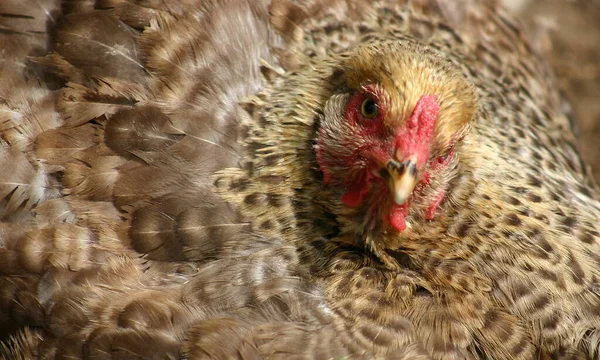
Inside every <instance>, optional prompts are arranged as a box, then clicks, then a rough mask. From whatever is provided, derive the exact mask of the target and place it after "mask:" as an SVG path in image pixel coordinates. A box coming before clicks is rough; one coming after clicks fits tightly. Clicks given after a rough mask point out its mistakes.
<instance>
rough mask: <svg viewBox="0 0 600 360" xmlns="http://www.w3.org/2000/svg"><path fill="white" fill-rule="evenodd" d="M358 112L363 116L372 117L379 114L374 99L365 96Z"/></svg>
mask: <svg viewBox="0 0 600 360" xmlns="http://www.w3.org/2000/svg"><path fill="white" fill-rule="evenodd" d="M360 114H361V115H362V117H364V118H367V119H372V118H374V117H375V116H377V114H379V106H378V105H377V103H376V102H375V100H373V99H371V98H366V99H365V100H364V101H363V102H362V104H361V105H360Z"/></svg>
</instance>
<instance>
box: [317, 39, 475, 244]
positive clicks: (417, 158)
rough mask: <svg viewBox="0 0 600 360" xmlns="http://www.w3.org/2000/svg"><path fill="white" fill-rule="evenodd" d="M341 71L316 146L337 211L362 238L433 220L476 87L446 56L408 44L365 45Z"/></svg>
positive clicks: (472, 109)
mask: <svg viewBox="0 0 600 360" xmlns="http://www.w3.org/2000/svg"><path fill="white" fill-rule="evenodd" d="M342 69H343V70H342V72H343V76H342V77H343V78H344V84H343V85H342V86H341V88H340V89H339V92H338V93H337V94H334V95H333V96H332V97H331V98H330V99H329V100H328V101H327V103H326V104H325V107H324V109H323V115H322V116H321V119H320V123H319V128H318V131H317V139H316V146H315V150H316V158H317V163H318V165H319V167H320V170H321V172H322V173H323V182H324V183H325V185H326V186H327V187H329V188H330V189H333V191H334V193H335V194H336V197H337V201H338V205H337V206H341V207H347V208H351V209H356V211H355V213H358V214H360V216H361V217H362V220H361V221H358V223H359V227H361V231H363V232H364V231H365V227H366V228H370V229H385V231H386V232H392V233H393V232H395V233H398V232H403V231H405V229H406V227H407V222H406V220H407V219H408V217H410V218H411V219H422V220H423V221H425V220H431V219H433V218H434V217H435V213H436V209H437V208H438V206H439V205H440V203H441V202H442V201H443V199H444V196H445V194H446V191H447V188H448V185H449V182H450V181H451V179H452V177H453V175H454V174H455V173H456V168H457V166H458V155H459V154H458V153H457V152H456V151H455V149H456V148H457V145H459V144H460V142H461V140H462V139H463V138H464V136H465V135H466V133H467V131H468V129H469V124H470V122H471V120H472V119H473V117H474V114H475V112H476V103H477V96H476V94H475V91H474V87H473V86H472V85H471V84H470V83H469V82H468V81H467V80H466V79H465V77H464V76H463V74H462V73H461V71H460V70H459V69H458V67H457V66H456V65H454V64H453V63H451V62H450V61H449V60H448V59H447V58H444V57H443V56H442V55H439V54H438V53H437V52H436V51H435V50H433V49H430V48H428V47H426V46H424V45H419V44H415V43H410V42H398V41H394V42H389V43H386V42H380V43H378V44H376V45H374V44H367V45H362V46H361V47H359V48H358V49H355V50H354V51H353V52H352V53H350V54H349V55H348V56H347V57H346V58H345V59H344V61H343V66H342ZM340 202H341V204H340Z"/></svg>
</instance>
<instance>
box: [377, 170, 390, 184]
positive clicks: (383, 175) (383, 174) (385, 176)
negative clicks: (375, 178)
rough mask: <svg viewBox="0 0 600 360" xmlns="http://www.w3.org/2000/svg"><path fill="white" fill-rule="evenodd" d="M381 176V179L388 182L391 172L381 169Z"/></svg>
mask: <svg viewBox="0 0 600 360" xmlns="http://www.w3.org/2000/svg"><path fill="white" fill-rule="evenodd" d="M379 176H381V178H382V179H383V180H385V181H388V180H389V179H390V177H391V175H390V172H389V171H388V169H386V168H381V169H380V170H379Z"/></svg>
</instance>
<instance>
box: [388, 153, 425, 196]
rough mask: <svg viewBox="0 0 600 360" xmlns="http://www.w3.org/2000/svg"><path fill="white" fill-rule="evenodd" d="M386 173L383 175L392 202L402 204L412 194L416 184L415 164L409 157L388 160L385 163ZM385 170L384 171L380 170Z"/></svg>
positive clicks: (416, 172)
mask: <svg viewBox="0 0 600 360" xmlns="http://www.w3.org/2000/svg"><path fill="white" fill-rule="evenodd" d="M385 169H386V170H387V175H389V176H384V178H385V180H386V182H387V184H388V187H389V189H390V193H391V194H392V195H393V196H394V202H395V203H396V204H398V205H402V204H404V203H405V202H406V201H407V200H408V198H409V197H410V195H411V194H412V192H413V190H414V189H415V186H416V185H417V176H418V171H417V164H416V162H415V161H414V160H412V159H409V160H406V161H404V162H398V161H396V160H390V161H388V162H387V164H386V165H385ZM382 172H385V171H382Z"/></svg>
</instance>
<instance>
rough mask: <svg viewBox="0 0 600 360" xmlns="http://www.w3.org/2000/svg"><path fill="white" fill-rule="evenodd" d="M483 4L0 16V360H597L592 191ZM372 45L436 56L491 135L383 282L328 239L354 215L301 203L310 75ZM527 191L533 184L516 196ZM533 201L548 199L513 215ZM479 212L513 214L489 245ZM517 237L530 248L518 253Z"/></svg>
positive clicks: (314, 179)
mask: <svg viewBox="0 0 600 360" xmlns="http://www.w3.org/2000/svg"><path fill="white" fill-rule="evenodd" d="M499 11H500V10H498V8H497V4H495V2H488V3H478V2H475V1H466V2H465V3H464V4H461V5H459V6H456V4H455V3H454V2H450V1H443V0H437V1H426V0H418V1H378V2H374V3H373V4H367V3H366V2H363V1H354V0H332V1H307V2H295V1H288V0H273V1H271V2H268V1H262V0H260V1H250V0H211V1H199V0H186V1H180V2H163V1H129V0H96V1H66V2H63V3H62V4H61V3H60V2H59V1H55V0H44V1H42V0H37V1H26V2H25V3H23V2H22V1H19V2H17V1H12V0H8V1H5V2H3V3H2V4H0V15H7V16H0V21H1V22H0V26H1V27H2V29H5V30H7V31H5V32H0V42H2V43H4V44H6V46H5V47H6V48H9V47H10V48H11V49H15V50H14V51H10V52H3V53H2V55H1V56H2V57H1V58H0V61H1V62H2V64H1V65H2V66H1V67H0V69H1V70H0V72H1V78H2V79H3V85H4V84H7V85H5V86H3V87H0V141H1V142H2V149H0V164H2V165H3V169H10V171H5V172H3V173H2V174H0V201H1V202H2V206H1V207H0V214H1V215H2V217H1V220H2V222H1V223H0V239H1V240H0V289H1V290H0V326H2V325H3V324H6V325H8V324H11V325H13V326H14V327H16V328H18V329H16V330H15V332H14V333H13V334H12V336H11V338H10V340H7V341H5V342H4V343H3V346H2V350H1V351H2V354H3V356H4V357H6V358H9V359H27V358H36V357H38V358H42V359H47V358H48V359H49V358H115V359H120V358H144V359H153V358H156V359H178V358H189V359H196V358H205V359H224V358H274V359H277V358H281V359H288V358H323V359H330V358H357V359H361V358H365V359H367V358H390V359H461V358H482V359H484V358H493V359H528V358H532V357H533V356H534V355H537V356H539V357H540V358H544V359H545V358H548V359H550V358H558V357H560V358H565V357H567V356H571V357H572V358H593V357H594V356H597V352H598V335H597V332H598V324H600V320H599V317H598V314H597V307H598V304H599V303H598V299H597V283H598V282H597V279H598V275H599V274H598V269H599V268H598V267H597V265H598V261H599V260H598V258H597V257H596V256H595V255H594V254H595V253H597V251H595V250H597V247H598V241H599V240H598V236H599V235H598V232H597V224H595V223H594V221H596V222H597V219H598V214H599V213H600V210H599V209H598V208H599V206H598V202H597V195H596V194H595V193H594V192H593V191H594V190H593V189H590V188H589V187H588V186H587V185H586V178H585V176H586V175H585V174H583V167H582V166H581V163H580V161H579V157H578V155H577V152H576V150H575V149H574V145H573V144H574V141H575V139H574V138H573V136H572V135H571V132H570V129H569V127H570V124H569V122H568V120H567V119H566V117H565V116H564V115H563V114H562V110H561V108H560V106H559V104H560V98H559V95H558V93H557V92H556V91H553V90H551V89H552V88H553V86H554V83H553V78H552V75H551V73H550V72H549V70H548V69H547V68H546V66H545V65H544V63H543V61H541V60H540V59H539V57H537V55H536V54H534V53H533V50H532V49H531V48H530V47H529V46H528V45H527V42H526V40H524V39H523V38H522V35H521V33H520V32H519V30H518V26H517V25H515V24H514V23H513V20H511V19H510V17H507V16H505V15H503V13H502V12H501V11H500V12H499ZM498 12H499V13H498ZM382 33H385V34H387V36H393V37H397V38H398V39H403V40H404V39H408V40H407V41H421V42H424V43H427V44H429V46H431V47H433V48H436V49H437V50H439V51H442V52H445V53H447V54H448V58H449V59H450V60H451V61H452V62H454V63H456V64H458V65H457V66H460V68H461V69H462V70H463V71H464V72H465V74H466V76H468V78H469V79H470V81H472V82H473V83H474V85H475V86H476V87H477V89H478V94H479V96H480V97H481V98H482V99H483V100H482V101H481V104H482V105H481V113H480V114H479V115H480V116H481V118H483V119H486V120H488V122H483V121H481V122H480V123H478V124H476V125H474V129H473V131H472V134H471V135H470V136H469V137H467V139H466V140H465V145H464V149H469V150H472V152H468V151H466V150H464V149H463V151H462V152H461V156H462V158H463V159H464V160H462V161H464V162H465V164H466V165H465V169H467V170H465V171H464V172H463V173H461V175H460V176H459V177H458V178H457V179H456V180H455V188H456V189H455V190H454V192H453V193H452V195H451V197H450V199H449V200H448V204H447V205H446V207H445V209H446V210H447V214H446V215H445V216H444V217H442V220H440V222H439V223H436V222H432V223H431V224H428V225H427V228H425V227H424V228H422V229H415V232H416V236H415V239H414V242H413V243H412V245H409V246H408V247H407V249H406V251H405V252H404V253H401V254H399V253H394V254H392V256H393V257H395V259H397V261H398V262H399V263H400V264H402V268H401V269H390V268H389V267H385V266H383V265H382V262H381V259H379V258H377V256H376V255H375V254H373V253H371V252H369V251H368V250H367V249H365V248H364V247H361V246H358V245H357V244H356V243H355V242H353V241H348V239H346V238H343V234H344V231H345V230H344V229H346V228H348V227H350V226H352V222H349V223H344V221H343V218H344V216H346V214H344V213H341V214H335V213H334V214H332V213H331V212H329V211H327V210H325V209H327V207H328V206H329V205H328V204H323V203H322V202H320V201H321V200H323V199H325V200H323V201H327V199H329V198H333V197H335V196H334V194H332V190H331V189H326V188H323V186H322V184H321V181H320V176H321V175H320V174H319V172H318V170H317V168H316V165H315V160H314V149H313V140H314V134H315V126H316V124H315V115H318V114H320V110H319V106H321V105H322V101H323V97H324V96H325V95H323V94H327V92H330V91H331V88H332V87H333V86H335V84H330V83H328V82H327V80H328V79H330V76H332V75H334V74H332V71H333V70H332V67H331V66H330V65H334V64H336V61H339V57H338V56H340V57H343V54H344V52H346V51H351V50H348V49H352V47H353V46H354V45H355V44H357V43H359V42H362V41H373V39H376V38H377V37H378V36H381V34H382ZM407 35H409V37H407ZM414 39H416V40H414ZM339 54H342V55H339ZM498 54H502V55H501V56H500V55H498ZM42 70H43V71H42ZM315 80H318V81H315ZM521 102H522V103H524V106H523V108H515V107H514V104H515V103H521ZM517 110H518V111H519V112H517ZM515 113H518V116H516V115H515ZM519 116H520V117H521V119H528V120H523V121H524V122H526V123H527V124H529V123H531V124H533V125H532V126H533V128H532V129H533V130H535V131H533V130H531V131H530V130H529V129H523V128H521V127H519V126H518V125H515V123H518V122H519V120H520V118H519ZM532 119H533V120H532ZM536 121H537V123H536ZM541 128H543V129H544V131H539V130H540V129H541ZM499 129H501V130H499ZM526 130H527V133H526V134H524V135H522V136H521V135H519V132H523V133H524V132H525V131H526ZM498 131H501V132H503V133H502V134H501V135H500V136H498V135H497V133H498ZM511 137H515V138H516V139H518V140H515V141H512V140H510V139H511ZM507 139H509V140H508V141H507ZM536 141H538V142H539V144H540V146H539V150H537V151H533V152H534V153H535V154H537V156H535V155H534V154H531V156H532V157H533V158H535V159H538V162H536V163H535V164H537V165H540V164H543V166H544V167H546V168H548V167H549V166H550V164H553V165H554V167H555V169H554V170H551V171H550V172H549V173H544V174H541V175H540V174H537V173H536V171H535V170H536V167H535V166H531V167H530V168H528V169H527V170H528V172H527V176H530V184H528V185H527V187H522V188H516V187H515V188H513V187H511V186H512V185H511V184H512V182H511V181H513V180H516V179H519V178H520V175H518V173H516V172H514V170H513V172H509V177H508V180H506V182H508V183H507V184H504V183H502V182H498V184H499V185H498V186H497V187H494V186H492V185H490V184H488V183H487V182H486V180H485V179H486V177H488V176H490V172H493V171H497V169H498V168H503V169H504V168H506V167H507V163H508V164H509V165H510V166H514V167H515V168H518V167H519V166H521V165H522V163H521V162H519V161H517V160H518V159H513V160H514V162H513V163H511V162H510V161H511V159H510V157H508V156H503V157H495V156H492V155H495V154H503V153H504V154H515V153H518V152H519V151H521V152H527V151H529V152H531V151H532V150H531V149H532V147H531V146H529V145H528V144H535V143H536ZM523 144H525V145H523ZM519 145H522V146H521V147H519ZM549 147H551V148H550V149H549ZM513 148H518V149H516V150H515V149H513ZM486 162H488V163H489V164H494V165H495V166H491V165H487V166H485V165H483V164H482V163H486ZM478 169H481V170H478ZM537 169H539V167H538V168H537ZM565 174H566V175H565ZM558 175H561V176H560V177H559V176H558ZM563 175H565V176H566V179H568V181H567V180H564V179H565V177H564V176H563ZM511 176H512V177H513V178H512V179H511V178H510V177H511ZM536 176H539V177H542V178H543V179H544V180H548V183H551V184H554V185H552V186H554V188H542V189H541V190H539V189H538V190H536V189H534V188H540V187H541V186H538V181H535V179H538V178H537V177H536ZM481 178H483V180H482V179H481ZM531 179H534V180H531ZM559 187H560V188H561V189H564V191H565V193H564V194H562V195H560V194H556V193H554V192H553V189H556V188H559ZM507 188H510V189H512V190H511V191H512V192H511V193H503V192H502V191H503V190H505V189H507ZM473 194H475V195H476V196H475V195H473ZM488 194H492V195H494V196H495V197H494V198H493V199H490V198H486V196H488ZM516 194H520V195H522V196H517V195H516ZM553 195H554V196H555V197H559V199H553ZM541 196H544V198H546V197H547V198H548V199H549V201H550V204H549V205H547V206H546V207H544V206H542V205H531V204H532V203H535V204H537V203H539V202H540V201H537V200H538V197H541ZM494 199H495V200H497V202H498V203H499V204H501V205H502V206H503V207H505V208H507V209H508V210H509V211H508V212H504V213H501V214H502V215H503V216H505V218H503V221H504V222H503V224H502V225H501V226H498V229H496V230H492V229H491V228H490V229H487V224H488V223H489V222H491V221H493V220H494V219H493V214H492V213H491V211H484V210H482V209H488V208H489V207H490V206H492V205H495V203H494ZM525 199H527V200H525ZM552 201H554V202H552ZM554 205H560V209H559V210H560V211H563V213H562V214H558V215H556V212H557V211H558V210H556V208H554V207H553V206H554ZM498 207H500V205H498ZM518 211H521V213H519V215H515V216H517V220H515V218H514V216H513V214H515V213H517V212H518ZM523 211H528V212H527V213H526V214H525V215H524V214H523V213H522V212H523ZM476 213H478V214H479V215H477V216H476V215H474V214H476ZM553 214H554V215H553ZM555 215H556V216H555ZM340 216H341V217H340ZM526 218H527V219H526ZM529 218H531V219H533V220H529ZM340 219H342V220H340ZM572 219H575V220H572ZM517 221H518V222H517ZM543 222H546V225H547V230H544V231H540V232H539V233H536V234H530V233H526V231H529V230H536V229H538V228H539V225H540V224H541V223H543ZM448 223H451V224H452V225H450V226H448ZM521 223H524V224H525V225H528V226H529V225H531V226H530V227H522V228H518V225H519V224H521ZM533 225H538V226H537V227H533ZM562 227H564V229H563V228H562ZM485 229H487V230H485ZM419 231H420V232H419ZM485 231H488V232H487V233H486V232H485ZM500 233H502V234H505V235H504V237H502V238H500V239H499V238H498V236H496V235H497V234H500ZM340 234H341V235H340ZM490 234H492V235H490ZM494 234H496V235H494ZM442 235H444V236H442ZM519 236H520V237H522V238H523V237H527V238H529V239H533V240H536V241H537V243H533V242H524V244H526V245H529V246H530V248H528V249H527V251H526V252H524V253H525V254H524V255H523V256H520V255H519V254H518V252H519V251H522V250H523V249H519V247H518V244H519V243H518V241H517V242H516V244H517V245H514V244H515V243H514V242H511V241H514V240H515V239H517V240H519V239H518V237H519ZM574 237H575V238H576V239H575V240H570V239H572V238H574ZM467 238H468V239H471V240H472V241H471V242H468V241H459V240H456V239H467ZM431 239H435V240H436V241H433V242H432V241H431ZM490 239H491V240H490ZM494 241H497V244H494V243H493V242H494ZM569 241H578V242H577V244H573V243H572V242H569ZM540 249H541V250H540ZM536 256H537V258H536V259H537V260H539V262H538V263H536V264H539V266H537V267H533V266H531V262H532V261H530V260H531V258H533V257H536ZM540 259H541V260H540ZM515 264H517V265H518V266H517V265H515ZM550 266H556V267H557V268H556V270H552V271H549V270H548V267H550ZM515 279H516V280H515ZM536 283H538V284H541V285H540V286H539V288H537V289H536V287H535V286H534V285H535V284H536ZM594 289H596V290H594ZM560 309H562V310H563V312H560V311H559V310H560Z"/></svg>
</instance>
